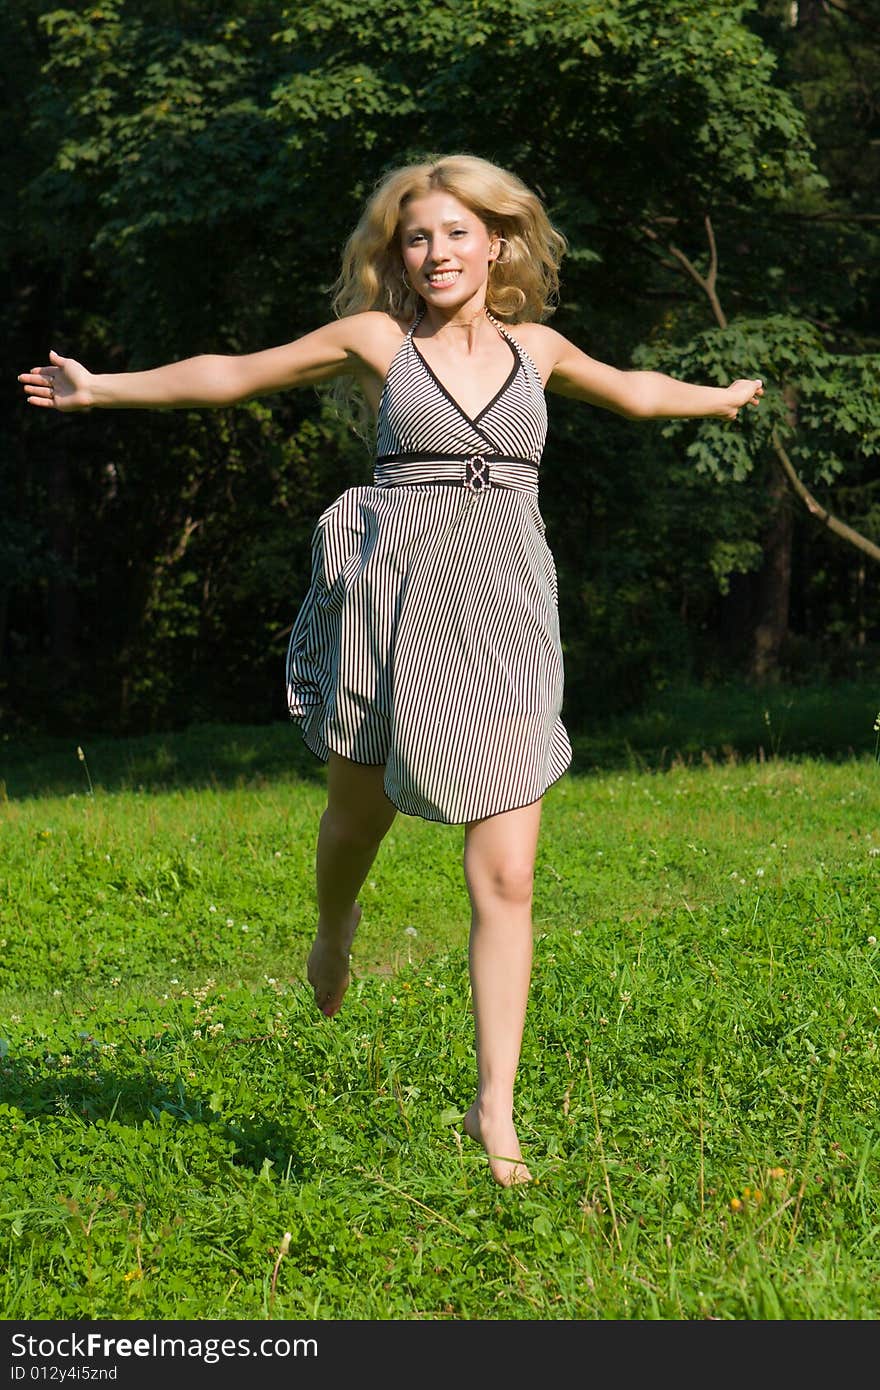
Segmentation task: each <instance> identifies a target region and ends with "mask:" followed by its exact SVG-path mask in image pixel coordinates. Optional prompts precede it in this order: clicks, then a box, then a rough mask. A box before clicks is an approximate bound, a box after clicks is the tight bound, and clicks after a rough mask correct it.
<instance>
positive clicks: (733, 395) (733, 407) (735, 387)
mask: <svg viewBox="0 0 880 1390" xmlns="http://www.w3.org/2000/svg"><path fill="white" fill-rule="evenodd" d="M763 394H764V383H763V381H762V380H761V378H760V377H756V378H754V379H753V380H751V381H747V380H745V379H744V378H741V379H740V380H739V381H732V382H731V383H730V385H729V386H728V388H727V397H728V405H729V408H728V409H726V410H725V412H724V417H725V419H727V420H735V419H736V417H737V415H738V414H739V412H740V410H741V408H742V407H743V406H744V405H757V404H758V402H759V401H760V399H761V397H762V396H763Z"/></svg>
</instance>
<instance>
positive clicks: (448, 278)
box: [428, 270, 458, 285]
mask: <svg viewBox="0 0 880 1390" xmlns="http://www.w3.org/2000/svg"><path fill="white" fill-rule="evenodd" d="M457 279H458V271H457V270H444V271H441V273H440V274H439V275H429V276H428V284H429V285H451V284H452V282H453V280H457Z"/></svg>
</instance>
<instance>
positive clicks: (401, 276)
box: [400, 268, 412, 290]
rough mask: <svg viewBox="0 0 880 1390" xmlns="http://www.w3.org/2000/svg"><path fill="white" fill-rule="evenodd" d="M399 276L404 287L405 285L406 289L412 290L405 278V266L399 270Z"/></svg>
mask: <svg viewBox="0 0 880 1390" xmlns="http://www.w3.org/2000/svg"><path fill="white" fill-rule="evenodd" d="M400 278H401V280H402V281H403V284H404V285H405V287H406V288H407V289H408V290H412V285H411V284H410V282H409V279H408V278H407V274H406V269H405V268H404V269H403V270H402V271H401V272H400Z"/></svg>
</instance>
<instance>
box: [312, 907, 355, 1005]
mask: <svg viewBox="0 0 880 1390" xmlns="http://www.w3.org/2000/svg"><path fill="white" fill-rule="evenodd" d="M361 911H362V908H361V905H360V903H355V905H354V907H353V908H352V910H351V922H350V925H349V930H348V931H347V932H346V934H345V936H344V937H342V938H341V940H328V939H327V938H326V937H325V935H324V934H323V932H322V931H321V928H320V925H319V926H318V932H317V935H316V936H315V940H314V943H313V945H312V949H311V951H310V952H309V960H308V976H309V984H310V985H311V986H312V989H313V990H314V992H315V1003H316V1004H317V1006H318V1008H319V1009H320V1010H321V1013H322V1014H324V1015H326V1017H327V1018H332V1017H333V1015H334V1014H335V1013H338V1011H339V1009H340V1007H341V1005H342V1001H343V999H344V998H345V991H346V990H347V989H348V985H349V981H350V979H351V976H350V974H349V969H348V958H349V953H350V951H351V943H352V941H353V940H354V934H355V932H356V931H357V926H358V922H359V921H360V920H361Z"/></svg>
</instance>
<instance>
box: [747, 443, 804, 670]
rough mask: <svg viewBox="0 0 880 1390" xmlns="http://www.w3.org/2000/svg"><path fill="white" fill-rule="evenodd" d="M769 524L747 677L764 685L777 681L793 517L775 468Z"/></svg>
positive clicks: (784, 632) (784, 633)
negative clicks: (749, 676) (749, 674)
mask: <svg viewBox="0 0 880 1390" xmlns="http://www.w3.org/2000/svg"><path fill="white" fill-rule="evenodd" d="M769 492H770V499H771V514H770V522H769V525H768V527H767V530H766V531H765V533H764V540H763V546H764V563H763V565H762V566H761V570H760V572H759V574H758V582H757V585H756V595H755V598H756V605H755V627H754V636H753V639H752V659H751V675H752V678H753V679H754V680H756V681H757V682H758V683H759V684H761V685H764V684H767V683H769V682H772V681H775V680H778V679H779V674H780V671H779V667H780V661H781V656H782V650H783V646H784V644H785V639H786V637H787V636H788V616H789V605H790V601H791V553H792V538H793V533H794V518H793V516H792V511H791V503H790V494H789V490H788V487H787V485H786V481H785V478H784V477H783V475H782V473H781V472H780V471H779V469H778V468H776V467H774V468H773V469H772V472H771V474H770V480H769Z"/></svg>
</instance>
